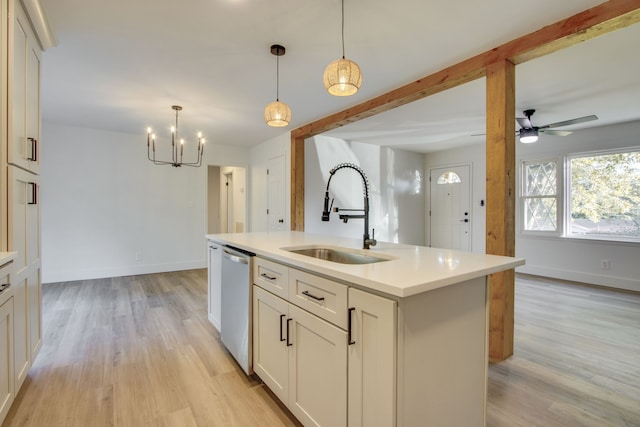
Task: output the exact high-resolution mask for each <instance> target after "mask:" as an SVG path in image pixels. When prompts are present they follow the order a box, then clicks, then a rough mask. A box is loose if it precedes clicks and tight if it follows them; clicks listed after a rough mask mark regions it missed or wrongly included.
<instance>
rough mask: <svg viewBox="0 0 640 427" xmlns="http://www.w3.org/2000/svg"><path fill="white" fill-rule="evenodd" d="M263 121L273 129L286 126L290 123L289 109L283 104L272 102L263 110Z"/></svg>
mask: <svg viewBox="0 0 640 427" xmlns="http://www.w3.org/2000/svg"><path fill="white" fill-rule="evenodd" d="M264 121H265V122H267V124H268V125H269V126H273V127H283V126H287V125H288V124H289V122H290V121H291V108H289V106H288V105H287V104H285V103H284V102H280V101H274V102H272V103H270V104H269V105H267V106H266V108H265V109H264Z"/></svg>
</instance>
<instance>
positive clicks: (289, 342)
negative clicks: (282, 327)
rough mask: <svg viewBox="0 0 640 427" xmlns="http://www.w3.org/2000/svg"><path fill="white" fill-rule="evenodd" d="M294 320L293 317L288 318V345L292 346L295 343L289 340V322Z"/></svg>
mask: <svg viewBox="0 0 640 427" xmlns="http://www.w3.org/2000/svg"><path fill="white" fill-rule="evenodd" d="M292 320H293V319H292V318H288V319H287V347H291V346H292V345H293V343H292V342H291V341H289V324H290V323H289V322H291V321H292Z"/></svg>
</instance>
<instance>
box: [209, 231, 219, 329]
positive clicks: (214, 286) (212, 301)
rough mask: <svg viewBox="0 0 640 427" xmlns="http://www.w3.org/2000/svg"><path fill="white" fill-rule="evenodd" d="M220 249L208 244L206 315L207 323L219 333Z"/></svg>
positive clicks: (214, 244) (213, 244)
mask: <svg viewBox="0 0 640 427" xmlns="http://www.w3.org/2000/svg"><path fill="white" fill-rule="evenodd" d="M221 248H222V247H221V246H220V245H218V244H216V243H212V242H209V249H208V251H209V252H208V253H209V259H208V261H209V263H208V264H209V265H208V269H207V271H208V275H209V277H208V279H209V289H208V310H209V311H208V314H209V316H208V317H209V321H210V322H211V323H212V324H213V326H215V328H216V329H217V330H218V331H220V312H221V303H220V301H221V298H222V294H221V291H222V249H221Z"/></svg>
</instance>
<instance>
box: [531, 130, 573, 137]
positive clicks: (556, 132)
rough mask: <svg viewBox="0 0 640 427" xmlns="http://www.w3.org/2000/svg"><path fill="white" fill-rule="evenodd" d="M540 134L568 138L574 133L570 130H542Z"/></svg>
mask: <svg viewBox="0 0 640 427" xmlns="http://www.w3.org/2000/svg"><path fill="white" fill-rule="evenodd" d="M539 132H544V133H546V134H547V135H557V136H567V135H571V134H572V133H573V132H571V131H570V130H556V129H540V130H539Z"/></svg>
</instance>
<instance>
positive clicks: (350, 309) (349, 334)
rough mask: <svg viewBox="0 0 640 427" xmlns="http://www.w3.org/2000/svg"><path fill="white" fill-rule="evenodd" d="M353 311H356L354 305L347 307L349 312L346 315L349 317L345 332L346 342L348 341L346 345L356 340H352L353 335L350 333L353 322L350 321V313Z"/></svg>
mask: <svg viewBox="0 0 640 427" xmlns="http://www.w3.org/2000/svg"><path fill="white" fill-rule="evenodd" d="M354 311H356V308H355V307H349V313H348V317H349V318H348V320H349V322H348V325H347V334H348V336H347V343H348V345H353V344H355V343H356V342H355V341H354V340H353V336H352V334H351V327H352V326H353V323H352V321H351V314H352V313H353V312H354Z"/></svg>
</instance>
